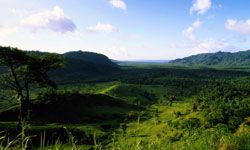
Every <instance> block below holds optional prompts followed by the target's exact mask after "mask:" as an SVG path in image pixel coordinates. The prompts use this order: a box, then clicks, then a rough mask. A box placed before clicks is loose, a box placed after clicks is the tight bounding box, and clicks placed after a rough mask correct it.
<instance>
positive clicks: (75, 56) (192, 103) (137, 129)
mask: <svg viewBox="0 0 250 150" xmlns="http://www.w3.org/2000/svg"><path fill="white" fill-rule="evenodd" d="M1 50H2V51H0V60H1V61H0V62H1V65H2V66H3V67H1V70H2V71H1V79H2V80H1V84H0V90H1V92H0V104H1V105H0V149H22V148H23V149H24V148H27V149H28V148H31V149H118V150H120V149H121V150H127V149H138V150H144V149H149V150H151V149H163V150H165V149H170V150H172V149H178V150H179V149H187V150H189V149H192V150H193V149H209V150H210V149H211V150H217V149H221V150H234V149H242V150H248V149H250V118H249V117H250V72H249V71H248V69H239V68H240V66H244V67H247V66H248V63H249V62H248V59H249V57H248V55H249V54H248V53H249V52H244V53H243V52H239V53H235V54H231V53H217V54H201V55H198V56H191V57H190V58H184V59H182V60H175V61H172V62H170V64H166V65H165V64H164V65H162V64H160V65H155V64H154V65H150V64H146V65H145V64H144V65H139V66H136V64H133V65H132V66H126V65H125V66H124V65H122V66H118V65H117V64H115V63H114V62H112V61H111V60H109V59H108V58H107V57H106V56H103V55H100V54H94V53H89V52H82V51H77V52H70V53H66V54H64V55H63V56H62V55H51V54H48V55H46V57H45V56H43V55H45V54H44V53H39V52H32V53H28V55H29V56H32V57H27V58H29V59H25V60H23V59H22V58H23V57H26V55H25V54H22V53H20V55H22V57H14V56H13V54H15V53H12V55H8V56H9V57H11V58H12V59H15V60H17V62H18V63H16V62H14V63H15V65H14V67H15V71H16V73H18V74H19V76H18V77H17V78H18V80H20V84H21V85H23V84H24V85H25V82H23V81H26V80H25V79H26V78H22V77H23V75H25V74H28V75H31V76H32V78H29V80H32V81H35V82H34V83H32V84H30V89H29V91H30V93H29V95H28V96H29V98H30V99H29V101H30V103H29V108H28V109H29V116H28V118H27V120H25V121H24V122H23V124H22V130H21V131H20V130H18V128H17V124H18V122H19V117H18V116H19V115H20V114H19V113H20V109H21V107H20V106H21V100H20V97H18V96H16V95H18V93H16V92H15V89H14V90H13V89H12V88H11V87H12V86H11V85H12V84H9V83H12V82H8V81H9V80H7V79H8V78H10V77H11V74H8V75H9V76H7V77H6V73H7V72H8V70H9V69H10V68H8V67H7V68H6V66H8V64H6V63H3V62H4V60H5V57H4V56H6V55H5V54H6V53H3V52H4V50H6V47H1ZM7 50H13V49H8V48H7ZM18 51H19V50H18ZM5 52H6V51H5ZM7 52H8V51H7ZM20 55H17V56H20ZM236 55H238V56H237V57H236ZM12 56H13V57H12ZM15 56H16V55H15ZM47 57H48V58H50V59H46V58H47ZM54 57H56V58H57V57H58V58H60V59H54ZM61 57H63V59H62V58H61ZM215 57H216V58H217V59H216V58H215ZM233 57H234V58H233ZM61 59H62V60H61ZM243 59H244V60H243ZM27 60H29V61H27ZM52 60H54V62H51V61H52ZM57 60H60V65H59V66H58V65H57V63H56V64H55V62H57ZM231 60H237V61H233V62H230V61H231ZM27 62H28V63H27ZM40 62H42V64H43V66H40V65H39V64H40ZM33 64H34V65H35V66H36V67H41V68H42V70H39V69H38V71H41V72H40V73H41V74H43V76H40V74H39V75H37V74H36V72H32V70H29V69H30V68H32V67H33ZM47 64H49V65H47ZM62 64H63V65H62ZM55 65H56V66H55ZM176 65H178V66H176ZM190 65H191V66H192V67H187V66H190ZM193 65H194V66H193ZM196 65H197V66H203V65H204V66H206V67H197V66H196ZM44 66H47V67H46V68H44ZM208 66H211V68H209V67H208ZM222 66H226V68H222ZM215 67H216V68H215ZM234 67H236V68H237V69H233V68H234ZM27 68H28V69H27ZM26 69H27V70H28V71H27V72H26ZM50 69H51V70H50ZM20 70H22V71H20ZM46 73H47V74H46ZM46 75H48V76H46ZM24 77H26V76H24ZM38 77H39V78H38ZM47 77H49V78H50V79H52V81H55V83H56V85H57V88H54V87H53V86H47V85H52V84H50V82H48V81H50V80H47ZM44 80H46V82H44ZM3 81H4V82H3ZM10 81H13V80H10ZM52 81H51V82H52ZM22 90H23V91H26V92H27V90H25V89H22ZM23 91H22V92H23ZM24 93H25V92H24ZM26 98H27V97H26Z"/></svg>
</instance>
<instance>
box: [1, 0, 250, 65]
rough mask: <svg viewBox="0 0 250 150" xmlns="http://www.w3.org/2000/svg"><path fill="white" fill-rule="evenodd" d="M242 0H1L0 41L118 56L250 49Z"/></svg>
mask: <svg viewBox="0 0 250 150" xmlns="http://www.w3.org/2000/svg"><path fill="white" fill-rule="evenodd" d="M249 7H250V1H247V0H237V1H236V0H70V1H69V0H40V1H39V0H25V2H24V1H20V0H1V1H0V45H3V46H14V47H18V48H20V49H24V50H41V51H49V52H57V53H64V52H67V51H73V50H84V51H93V52H98V53H103V54H105V55H107V56H108V57H110V58H112V59H119V60H142V59H144V60H145V59H146V60H157V59H175V58H181V57H185V56H189V55H193V54H198V53H207V52H217V51H230V52H235V51H241V50H247V49H250V41H249V37H250V15H249Z"/></svg>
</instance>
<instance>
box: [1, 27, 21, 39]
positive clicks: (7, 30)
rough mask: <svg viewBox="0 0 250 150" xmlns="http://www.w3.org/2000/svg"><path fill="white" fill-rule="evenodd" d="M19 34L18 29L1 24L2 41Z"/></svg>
mask: <svg viewBox="0 0 250 150" xmlns="http://www.w3.org/2000/svg"><path fill="white" fill-rule="evenodd" d="M16 32H18V28H17V27H15V26H10V25H1V24H0V39H2V38H5V37H7V36H9V35H10V34H13V33H16Z"/></svg>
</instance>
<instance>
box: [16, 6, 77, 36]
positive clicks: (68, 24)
mask: <svg viewBox="0 0 250 150" xmlns="http://www.w3.org/2000/svg"><path fill="white" fill-rule="evenodd" d="M21 24H22V25H23V26H25V27H28V28H29V29H31V30H32V31H37V30H40V29H48V30H51V31H54V32H60V33H66V32H73V31H75V30H76V25H75V24H74V22H73V21H72V20H71V19H70V18H68V17H67V16H65V15H64V12H63V10H62V9H61V8H60V7H59V6H55V7H54V8H53V10H51V11H50V10H47V11H42V12H39V13H35V14H32V15H30V16H28V17H27V18H24V19H23V20H22V21H21Z"/></svg>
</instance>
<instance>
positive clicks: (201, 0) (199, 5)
mask: <svg viewBox="0 0 250 150" xmlns="http://www.w3.org/2000/svg"><path fill="white" fill-rule="evenodd" d="M211 6H212V0H194V2H193V6H192V7H191V9H190V13H193V12H196V13H197V14H204V13H205V12H207V11H208V10H209V9H210V8H211Z"/></svg>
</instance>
